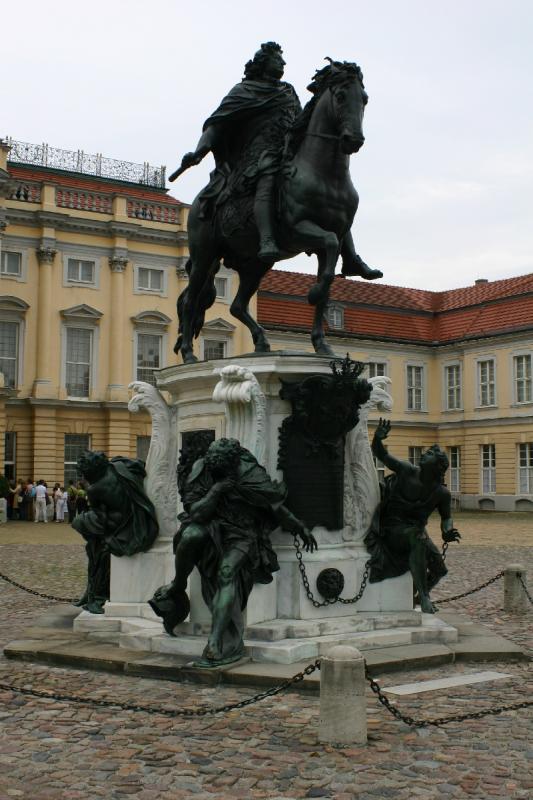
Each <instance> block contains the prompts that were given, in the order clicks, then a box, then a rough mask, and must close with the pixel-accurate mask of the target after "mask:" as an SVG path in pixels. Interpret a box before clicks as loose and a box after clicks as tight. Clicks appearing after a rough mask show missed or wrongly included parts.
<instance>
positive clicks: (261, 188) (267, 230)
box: [254, 175, 281, 263]
mask: <svg viewBox="0 0 533 800" xmlns="http://www.w3.org/2000/svg"><path fill="white" fill-rule="evenodd" d="M273 189H274V176H273V175H264V176H263V177H262V178H261V179H260V181H259V183H258V184H257V191H256V194H255V200H254V215H255V222H256V224H257V229H258V231H259V252H258V254H257V255H258V257H259V259H260V260H261V261H266V262H267V263H269V262H270V263H274V262H275V261H277V260H278V259H279V257H280V255H281V253H280V250H279V248H278V245H277V243H276V239H275V237H274V202H273Z"/></svg>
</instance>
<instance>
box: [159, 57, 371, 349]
mask: <svg viewBox="0 0 533 800" xmlns="http://www.w3.org/2000/svg"><path fill="white" fill-rule="evenodd" d="M327 60H328V61H329V64H328V65H327V66H326V67H324V68H322V69H320V70H318V71H317V72H316V73H315V75H314V77H313V79H312V81H311V83H310V84H309V86H308V87H307V88H308V90H309V91H310V92H311V94H312V95H313V97H312V99H311V100H310V101H309V102H308V103H307V105H306V106H305V108H304V109H303V110H302V108H301V106H300V102H299V100H298V96H297V94H296V92H295V90H294V88H293V87H292V86H291V85H290V84H289V83H286V82H284V81H282V80H281V78H282V76H283V71H284V66H285V61H284V60H283V57H282V50H281V47H280V46H279V45H278V44H276V43H275V42H266V43H264V44H262V45H261V47H260V49H259V50H258V51H257V53H256V54H255V56H254V58H253V59H252V60H251V61H249V62H248V63H247V64H246V66H245V69H244V78H243V80H242V81H241V82H240V83H238V84H237V85H236V86H234V87H233V89H231V91H230V92H229V94H228V95H227V96H226V97H225V98H224V99H223V100H222V102H221V103H220V105H219V107H218V108H217V109H216V111H215V112H214V113H213V114H211V116H210V117H209V118H208V119H207V120H206V121H205V123H204V126H203V133H202V136H201V138H200V141H199V142H198V145H197V147H196V150H195V151H194V152H192V153H186V154H185V156H184V157H183V159H182V162H181V166H180V167H179V169H177V170H176V171H175V172H174V173H173V174H172V175H171V176H170V178H169V180H170V181H173V180H175V179H176V178H177V177H178V176H179V175H181V174H182V173H183V172H184V171H185V170H186V169H188V168H189V167H191V166H193V165H195V164H199V163H200V161H201V160H202V159H203V158H204V157H205V156H206V155H207V154H208V153H209V152H212V153H213V156H214V159H215V169H214V171H213V172H212V173H211V176H210V181H209V183H208V185H207V186H206V187H205V188H204V189H203V190H202V191H201V192H200V193H199V195H198V196H197V197H196V199H195V200H194V202H193V204H192V207H191V210H190V213H189V219H188V234H189V249H190V258H189V260H188V262H187V266H186V270H187V273H188V276H189V283H188V286H187V288H186V289H185V290H184V291H183V292H182V294H181V295H180V297H179V299H178V317H179V336H178V340H177V342H176V345H175V347H174V350H175V352H176V353H179V352H181V355H182V358H183V361H184V363H191V362H194V361H196V360H197V359H196V357H195V356H194V354H193V348H192V344H193V339H194V338H195V337H197V336H198V335H199V333H200V330H201V328H202V326H203V323H204V318H205V312H206V310H207V309H208V308H210V307H211V306H212V305H213V303H214V301H215V297H216V291H215V285H214V278H215V275H216V273H217V272H218V270H219V268H220V262H221V260H223V261H224V264H225V266H226V267H229V268H231V269H234V270H235V271H236V272H237V273H238V275H239V289H238V291H237V294H236V296H235V298H234V300H233V303H232V305H231V313H232V314H233V316H234V317H236V318H237V319H238V320H240V321H241V322H243V323H244V324H245V325H246V326H247V327H248V329H249V330H250V333H251V334H252V338H253V342H254V345H255V352H259V353H265V352H268V351H269V350H270V346H269V344H268V340H267V338H266V335H265V331H264V330H263V328H262V327H261V326H260V325H259V324H258V323H257V321H256V320H255V319H254V318H253V317H252V315H251V314H250V311H249V309H248V304H249V301H250V299H251V298H252V296H253V295H254V294H255V292H256V291H257V290H258V288H259V284H260V282H261V279H262V278H263V276H264V275H265V274H266V273H267V272H268V270H269V269H271V268H272V267H273V265H274V264H275V263H276V262H278V261H282V260H285V259H289V258H292V257H293V256H296V255H298V254H299V253H302V252H305V253H307V254H308V255H311V254H316V256H317V258H318V275H317V282H316V283H315V284H314V285H313V286H312V287H311V289H310V291H309V294H308V300H309V303H310V304H311V305H313V306H315V315H314V321H313V329H312V334H311V339H312V342H313V346H314V349H315V351H316V352H317V353H318V354H320V355H327V356H334V355H335V354H334V352H333V351H332V349H331V347H330V346H329V345H328V344H327V342H326V339H325V335H324V312H325V310H326V307H327V303H328V299H329V289H330V286H331V283H332V282H333V279H334V277H335V267H336V264H337V260H338V257H339V255H341V256H342V274H343V275H359V276H360V277H362V278H364V279H365V280H375V279H376V278H381V277H382V273H381V272H380V270H377V269H370V267H368V266H367V265H366V264H365V263H364V261H363V260H362V259H361V258H360V256H359V255H358V254H357V253H356V251H355V247H354V243H353V239H352V235H351V232H350V228H351V226H352V223H353V220H354V216H355V213H356V211H357V206H358V203H359V197H358V195H357V192H356V190H355V188H354V186H353V183H352V180H351V177H350V171H349V164H350V155H351V154H352V153H357V152H358V150H359V149H360V148H361V147H362V145H363V143H364V136H363V132H362V122H363V114H364V110H365V105H366V103H367V100H368V95H367V94H366V92H365V89H364V85H363V75H362V73H361V70H360V69H359V67H358V66H357V64H354V63H350V62H346V61H333V60H332V59H327Z"/></svg>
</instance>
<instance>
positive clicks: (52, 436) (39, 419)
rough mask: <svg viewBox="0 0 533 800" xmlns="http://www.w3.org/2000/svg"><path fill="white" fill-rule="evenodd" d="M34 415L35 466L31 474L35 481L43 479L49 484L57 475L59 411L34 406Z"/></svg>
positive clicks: (45, 406) (46, 406)
mask: <svg viewBox="0 0 533 800" xmlns="http://www.w3.org/2000/svg"><path fill="white" fill-rule="evenodd" d="M32 413H33V432H34V435H33V464H32V468H31V473H32V474H33V476H34V478H35V480H40V479H41V478H42V479H43V480H45V481H46V482H47V483H48V484H50V483H51V482H53V481H54V480H55V476H56V475H57V472H58V470H57V465H56V458H57V455H58V447H57V409H56V408H55V407H54V406H50V405H48V404H47V405H39V404H38V405H34V406H32Z"/></svg>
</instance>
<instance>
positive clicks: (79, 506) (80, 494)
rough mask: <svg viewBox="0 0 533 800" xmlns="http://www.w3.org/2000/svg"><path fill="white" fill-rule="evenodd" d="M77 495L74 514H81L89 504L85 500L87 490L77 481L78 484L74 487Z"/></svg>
mask: <svg viewBox="0 0 533 800" xmlns="http://www.w3.org/2000/svg"><path fill="white" fill-rule="evenodd" d="M76 490H77V496H76V516H78V514H83V513H84V512H85V511H87V509H88V508H89V504H88V501H87V492H86V490H85V485H84V484H83V483H82V482H81V481H78V485H77V487H76Z"/></svg>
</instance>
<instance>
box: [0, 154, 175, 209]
mask: <svg viewBox="0 0 533 800" xmlns="http://www.w3.org/2000/svg"><path fill="white" fill-rule="evenodd" d="M8 171H9V174H10V175H11V176H12V177H13V178H15V179H16V178H18V179H19V180H23V181H37V182H39V183H41V182H46V183H57V184H59V185H60V186H63V187H66V188H71V189H85V190H87V191H89V192H103V193H107V194H109V193H110V192H112V193H113V194H123V195H127V196H128V197H138V198H139V199H141V200H150V201H152V202H157V203H166V204H169V205H178V206H180V205H183V203H181V202H180V201H179V200H176V198H175V197H172V196H171V195H169V194H167V193H166V190H165V189H151V188H149V187H140V186H138V185H136V184H133V183H132V184H129V183H124V182H121V181H113V180H111V179H110V178H105V179H99V178H91V177H90V176H85V175H79V174H74V175H73V174H67V173H65V172H58V171H57V170H53V169H39V167H34V166H22V165H20V164H12V163H9V164H8Z"/></svg>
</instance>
